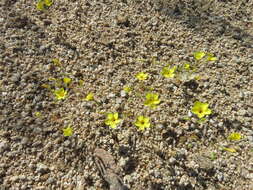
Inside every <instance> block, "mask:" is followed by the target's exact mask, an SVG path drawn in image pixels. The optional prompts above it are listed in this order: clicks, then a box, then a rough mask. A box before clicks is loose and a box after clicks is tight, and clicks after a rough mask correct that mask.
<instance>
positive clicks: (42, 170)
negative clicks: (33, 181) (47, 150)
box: [36, 163, 49, 174]
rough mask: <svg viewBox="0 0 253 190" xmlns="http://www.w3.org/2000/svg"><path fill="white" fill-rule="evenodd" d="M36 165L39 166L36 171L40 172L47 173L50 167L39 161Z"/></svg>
mask: <svg viewBox="0 0 253 190" xmlns="http://www.w3.org/2000/svg"><path fill="white" fill-rule="evenodd" d="M36 167H37V169H36V171H37V172H39V173H42V174H45V173H47V172H49V168H48V167H47V166H46V165H45V164H42V163H38V164H37V165H36Z"/></svg>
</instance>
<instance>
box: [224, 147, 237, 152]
mask: <svg viewBox="0 0 253 190" xmlns="http://www.w3.org/2000/svg"><path fill="white" fill-rule="evenodd" d="M223 150H225V151H227V152H231V153H236V152H237V151H236V150H235V149H234V148H225V147H224V148H223Z"/></svg>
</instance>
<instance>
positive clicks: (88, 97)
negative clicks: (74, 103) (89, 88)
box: [85, 92, 94, 101]
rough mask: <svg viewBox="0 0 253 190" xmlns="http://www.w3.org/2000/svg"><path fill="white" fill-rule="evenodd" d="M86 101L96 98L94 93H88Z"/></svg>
mask: <svg viewBox="0 0 253 190" xmlns="http://www.w3.org/2000/svg"><path fill="white" fill-rule="evenodd" d="M85 100H86V101H92V100H94V94H93V93H92V92H91V93H89V94H87V96H86V97H85Z"/></svg>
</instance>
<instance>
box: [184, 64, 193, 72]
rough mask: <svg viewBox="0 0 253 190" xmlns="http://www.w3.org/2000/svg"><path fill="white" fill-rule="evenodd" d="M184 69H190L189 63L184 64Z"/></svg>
mask: <svg viewBox="0 0 253 190" xmlns="http://www.w3.org/2000/svg"><path fill="white" fill-rule="evenodd" d="M184 69H185V70H187V71H189V70H190V69H191V65H190V64H189V63H185V64H184Z"/></svg>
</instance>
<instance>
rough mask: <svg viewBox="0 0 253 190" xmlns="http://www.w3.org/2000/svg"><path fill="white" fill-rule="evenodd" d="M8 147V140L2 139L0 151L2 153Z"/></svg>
mask: <svg viewBox="0 0 253 190" xmlns="http://www.w3.org/2000/svg"><path fill="white" fill-rule="evenodd" d="M9 148H10V146H9V144H8V142H6V141H2V142H0V153H3V152H4V151H6V150H8V149H9Z"/></svg>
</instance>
